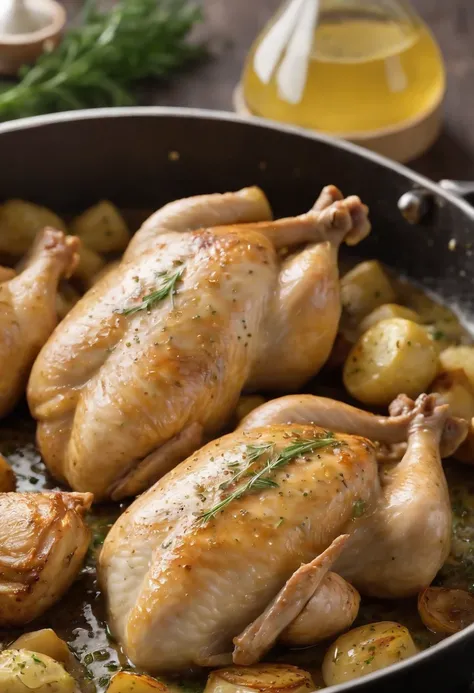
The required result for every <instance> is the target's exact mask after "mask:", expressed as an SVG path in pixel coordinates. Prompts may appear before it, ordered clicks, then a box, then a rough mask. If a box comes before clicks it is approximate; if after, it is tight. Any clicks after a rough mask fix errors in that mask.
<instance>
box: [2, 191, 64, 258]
mask: <svg viewBox="0 0 474 693" xmlns="http://www.w3.org/2000/svg"><path fill="white" fill-rule="evenodd" d="M45 226H52V227H53V228H55V229H58V230H59V231H65V230H66V224H65V223H64V221H63V220H62V219H61V218H60V217H58V215H57V214H55V213H54V212H52V211H51V210H50V209H47V207H40V206H39V205H35V204H33V202H26V201H25V200H8V201H7V202H5V204H3V205H0V253H5V254H6V255H11V256H12V257H20V256H21V255H24V254H25V253H26V252H28V250H29V248H30V246H31V244H32V243H33V240H34V238H35V236H36V234H37V233H38V231H41V230H42V229H44V227H45Z"/></svg>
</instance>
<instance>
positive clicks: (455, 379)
mask: <svg viewBox="0 0 474 693" xmlns="http://www.w3.org/2000/svg"><path fill="white" fill-rule="evenodd" d="M430 391H431V392H438V393H439V394H440V395H441V396H442V398H443V401H444V402H446V404H449V411H450V414H451V415H452V416H459V418H461V419H466V420H467V421H470V420H471V419H472V417H473V416H474V387H473V386H472V385H471V383H470V382H469V379H468V377H467V375H466V373H465V371H464V370H463V369H462V368H460V369H459V370H453V371H445V372H444V373H440V374H439V375H438V376H437V377H436V378H435V379H434V380H433V382H432V383H431V387H430Z"/></svg>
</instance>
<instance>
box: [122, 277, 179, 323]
mask: <svg viewBox="0 0 474 693" xmlns="http://www.w3.org/2000/svg"><path fill="white" fill-rule="evenodd" d="M183 272H184V268H183V267H180V268H179V269H178V270H176V272H173V273H170V272H159V273H158V275H157V276H158V277H159V278H160V279H161V280H162V284H161V286H160V288H159V289H157V290H156V291H152V293H151V294H148V295H147V296H144V298H143V300H142V301H141V302H140V303H138V304H137V305H136V306H133V307H132V308H124V309H122V310H120V311H119V313H121V314H122V315H132V314H133V313H138V311H140V310H146V311H147V312H150V311H151V309H152V308H153V307H154V306H155V304H156V303H159V302H160V301H163V300H164V299H165V298H166V297H167V296H171V305H172V306H173V307H174V295H175V293H176V284H177V283H178V282H179V281H180V279H181V277H182V275H183Z"/></svg>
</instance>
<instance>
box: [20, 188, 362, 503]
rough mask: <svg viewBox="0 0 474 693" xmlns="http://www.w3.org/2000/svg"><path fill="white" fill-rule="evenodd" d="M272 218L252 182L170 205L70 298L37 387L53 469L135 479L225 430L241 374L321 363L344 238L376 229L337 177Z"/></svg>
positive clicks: (98, 486)
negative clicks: (118, 259)
mask: <svg viewBox="0 0 474 693" xmlns="http://www.w3.org/2000/svg"><path fill="white" fill-rule="evenodd" d="M270 218H271V213H270V208H269V205H268V202H267V200H266V198H265V196H264V194H263V193H262V192H261V191H260V190H259V189H257V188H249V189H245V190H241V191H239V192H236V193H227V194H224V195H220V194H218V195H204V196H201V197H194V198H189V199H185V200H179V201H177V202H173V203H171V204H169V205H166V206H165V207H164V208H163V209H161V210H159V211H158V212H156V213H155V214H154V215H153V216H152V217H151V218H150V219H149V220H148V221H147V222H145V224H144V226H143V227H142V229H141V230H140V231H139V232H138V233H137V234H136V236H135V237H134V238H133V239H132V241H131V243H130V246H129V248H128V250H127V252H126V254H125V257H124V260H123V262H122V263H121V264H120V265H119V266H118V267H117V268H115V269H112V270H111V271H110V272H108V273H107V274H106V275H105V276H104V277H103V278H102V279H101V280H100V281H99V282H98V283H97V284H96V285H95V286H94V287H93V288H92V289H90V291H89V292H88V293H87V294H86V295H85V297H84V298H83V299H82V300H80V301H79V303H77V304H76V306H75V307H74V308H73V309H72V310H71V311H70V313H69V314H68V315H67V316H66V318H65V320H64V321H63V322H62V323H61V325H60V326H59V327H58V329H57V330H56V331H55V333H54V335H53V336H52V337H51V339H50V340H49V341H48V343H47V344H46V346H45V347H44V348H43V350H42V352H41V354H40V355H39V357H38V359H37V361H36V364H35V367H34V369H33V372H32V375H31V379H30V383H29V388H28V398H29V403H30V407H31V411H32V413H33V415H34V417H35V418H36V419H37V420H38V435H37V438H38V443H39V446H40V449H41V452H42V454H43V457H44V459H45V461H46V464H47V465H48V467H49V469H50V470H51V472H52V473H53V474H54V475H55V476H56V477H57V478H58V479H61V480H63V481H67V483H68V484H69V485H70V486H72V488H73V489H75V490H78V491H92V492H93V493H94V494H95V496H96V498H97V500H100V499H104V498H107V497H111V498H113V499H118V498H122V497H124V496H130V495H134V494H137V493H139V492H140V491H142V490H143V489H145V488H147V487H148V486H150V485H151V484H152V483H153V482H154V481H155V480H156V479H158V478H160V477H161V476H163V474H165V473H166V472H167V471H169V470H170V469H171V468H172V467H174V466H175V465H176V464H177V463H178V462H180V461H181V460H183V459H184V458H185V457H186V456H187V455H189V454H191V453H192V452H193V451H194V450H196V449H197V448H198V447H199V446H200V445H202V444H203V442H205V441H206V439H207V440H209V439H210V438H211V437H213V436H214V435H216V434H217V433H218V432H219V430H220V429H222V427H223V426H224V425H225V424H226V422H227V421H228V420H229V418H230V416H231V415H232V412H233V410H234V409H235V406H236V403H237V400H238V397H239V395H240V392H241V391H242V390H243V389H247V390H255V389H258V388H266V389H277V390H296V389H297V388H298V387H300V386H301V384H302V383H304V382H305V381H306V380H307V379H308V378H309V377H310V376H312V375H314V374H315V373H316V372H317V371H318V369H319V368H320V367H321V366H322V365H323V364H324V362H325V360H326V359H327V357H328V355H329V352H330V350H331V347H332V344H333V341H334V338H335V336H336V331H337V326H338V321H339V315H340V299H339V281H338V269H337V254H338V248H339V245H340V244H341V243H342V241H344V240H345V242H346V243H348V244H355V243H357V242H358V241H359V240H360V239H362V238H363V237H365V236H366V235H367V233H368V232H369V228H370V227H369V223H368V221H367V208H366V207H365V206H364V205H363V204H362V203H361V202H360V200H359V198H357V197H348V198H346V199H344V200H343V199H342V195H341V193H340V192H339V191H338V190H337V189H336V188H334V187H333V186H329V187H328V188H325V189H324V190H323V192H322V194H321V196H320V197H319V199H318V201H317V202H316V204H315V206H314V208H313V209H312V210H311V211H310V212H308V213H307V214H303V215H302V216H300V217H295V218H288V219H280V220H278V221H275V222H273V221H270ZM243 222H246V223H243ZM288 248H291V249H292V250H297V251H298V252H296V254H294V255H290V256H288V257H286V259H284V260H281V259H280V255H279V252H278V251H281V250H283V249H288Z"/></svg>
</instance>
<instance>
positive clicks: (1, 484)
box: [0, 455, 16, 493]
mask: <svg viewBox="0 0 474 693" xmlns="http://www.w3.org/2000/svg"><path fill="white" fill-rule="evenodd" d="M15 488H16V477H15V473H14V471H13V469H12V468H11V467H10V465H9V464H8V462H7V461H6V459H5V458H4V456H3V455H0V493H7V491H14V490H15Z"/></svg>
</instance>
